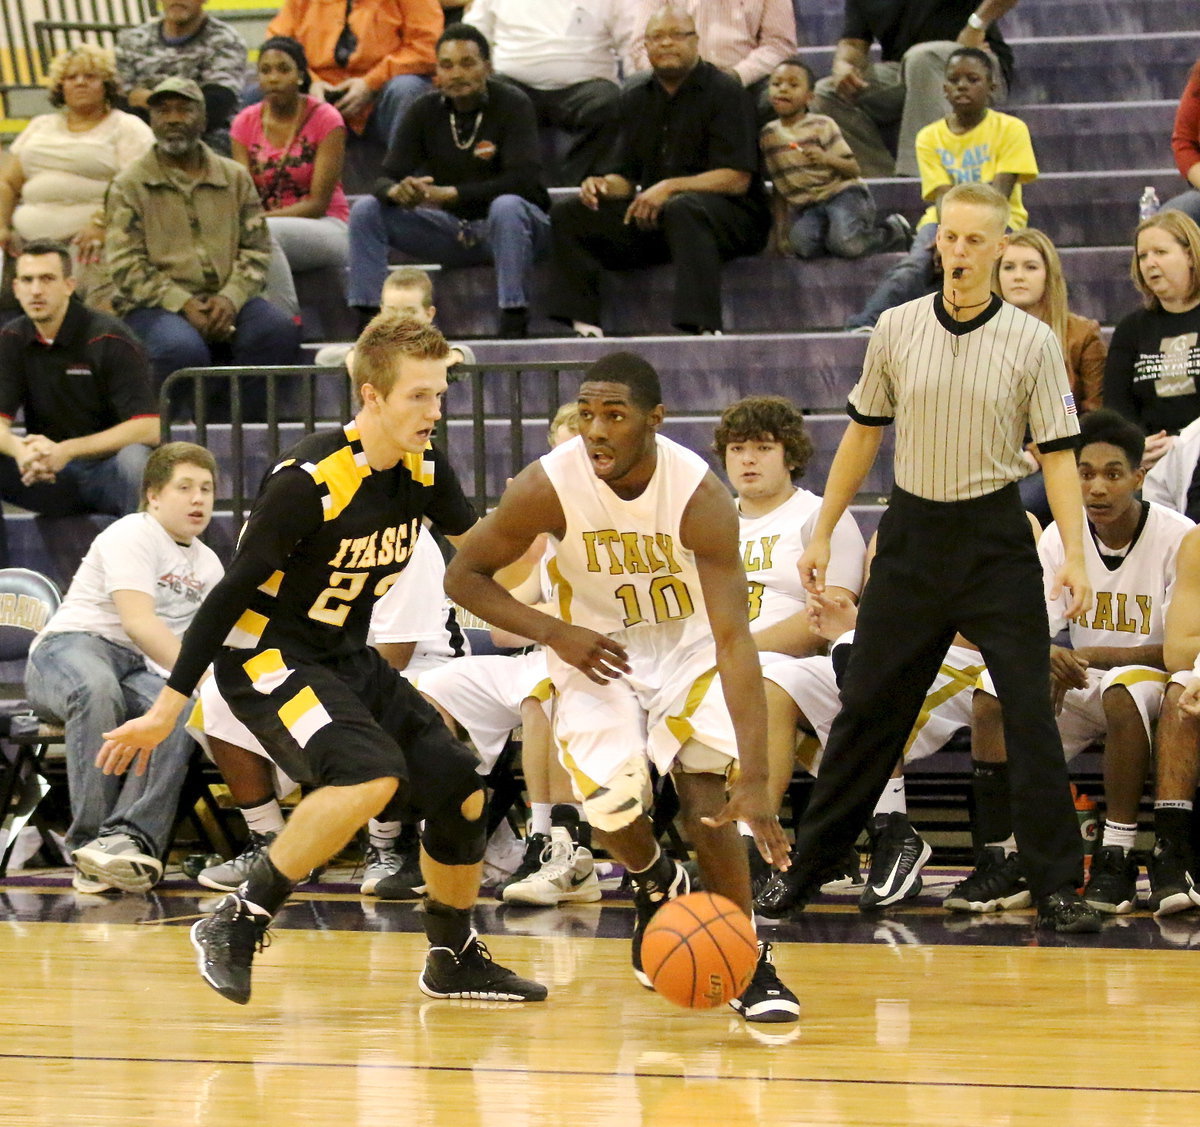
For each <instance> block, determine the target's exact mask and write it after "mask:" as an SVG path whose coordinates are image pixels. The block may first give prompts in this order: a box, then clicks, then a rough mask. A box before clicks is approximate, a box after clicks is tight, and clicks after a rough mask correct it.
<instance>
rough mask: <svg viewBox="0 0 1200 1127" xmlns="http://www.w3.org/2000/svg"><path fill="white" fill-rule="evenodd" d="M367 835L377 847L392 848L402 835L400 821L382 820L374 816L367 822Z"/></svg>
mask: <svg viewBox="0 0 1200 1127" xmlns="http://www.w3.org/2000/svg"><path fill="white" fill-rule="evenodd" d="M367 836H368V837H369V838H370V839H371V844H372V845H373V846H375V848H376V849H391V847H392V846H393V845H395V844H396V838H398V837H399V836H400V823H399V822H381V821H380V820H379V819H378V818H372V819H371V820H370V821H369V822H368V823H367Z"/></svg>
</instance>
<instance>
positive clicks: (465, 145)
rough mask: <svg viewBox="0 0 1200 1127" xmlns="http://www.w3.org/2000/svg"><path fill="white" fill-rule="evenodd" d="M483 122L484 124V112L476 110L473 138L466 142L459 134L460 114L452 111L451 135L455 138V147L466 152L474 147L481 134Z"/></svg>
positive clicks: (472, 131) (472, 128)
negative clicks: (480, 129)
mask: <svg viewBox="0 0 1200 1127" xmlns="http://www.w3.org/2000/svg"><path fill="white" fill-rule="evenodd" d="M482 122H483V110H476V111H475V124H474V125H473V126H472V127H471V136H470V137H468V138H467V139H466V140H465V141H464V140H463V139H462V138H461V137H460V136H459V133H458V114H457V113H456V112H455V111H454V110H451V111H450V133H451V135H452V136H453V138H454V147H455V148H456V149H462V150H466V149H469V148H470V147H471V146H472V145H474V144H475V138H476V136H477V135H478V133H479V126H480V125H481V124H482Z"/></svg>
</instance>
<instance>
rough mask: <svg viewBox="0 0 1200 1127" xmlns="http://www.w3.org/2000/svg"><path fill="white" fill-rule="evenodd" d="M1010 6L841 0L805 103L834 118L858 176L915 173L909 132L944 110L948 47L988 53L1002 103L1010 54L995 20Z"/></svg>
mask: <svg viewBox="0 0 1200 1127" xmlns="http://www.w3.org/2000/svg"><path fill="white" fill-rule="evenodd" d="M1016 4H1017V0H846V18H845V24H844V25H843V29H842V35H841V38H840V39H839V40H838V42H837V50H836V51H835V52H834V56H833V67H832V69H831V73H830V75H829V77H828V78H823V79H821V81H820V82H818V83H817V85H816V87H815V88H814V97H813V101H812V105H811V106H810V107H809V108H810V109H811V110H812V111H813V112H814V113H822V114H826V115H828V116H829V117H831V118H833V120H834V121H836V122H837V124H838V126H839V128H840V129H841V131H842V134H843V136H845V138H846V140H847V141H848V142H849V144H850V148H851V149H853V150H854V155H855V157H856V158H857V159H858V165H859V168H860V169H861V170H862V174H863V175H864V176H891V175H893V174H894V173H899V174H900V175H901V176H918V175H920V170H919V169H918V168H917V156H916V140H917V133H918V132H919V131H920V130H921V129H923V128H924V127H925V126H926V125H928V124H929V123H930V122H931V121H936V120H937V119H938V118H939V117H941V116H942V115H943V114H945V112H946V102H945V98H944V96H943V94H942V80H943V77H944V75H945V70H946V63H947V61H948V60H949V58H950V54H951V52H953V51H954V49H955V48H957V47H979V48H981V49H983V50H986V51H988V52H990V53H991V54H993V55H994V56H995V58H996V62H997V64H998V66H997V67H995V68H993V69H994V70H995V71H996V92H995V95H994V100H995V101H996V102H1002V101H1004V95H1005V92H1006V91H1007V89H1008V83H1009V82H1011V81H1012V65H1013V56H1012V50H1011V49H1010V48H1009V46H1008V44H1007V43H1005V42H1004V37H1003V36H1002V35H1001V34H1000V31H999V29H998V28H997V27H996V21H997V20H998V19H999V18H1000V17H1001V16H1002V15H1004V13H1005V12H1007V11H1009V10H1010V9H1011V8H1014V7H1016ZM876 41H878V43H879V48H880V56H881V57H880V60H879V61H878V62H873V61H871V60H870V58H869V57H868V52H869V51H870V49H871V44H872V43H873V42H876ZM897 130H898V136H897V135H896V133H897ZM891 141H894V142H895V143H894V147H893V146H892V145H891V144H890V142H891Z"/></svg>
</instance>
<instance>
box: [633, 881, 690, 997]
mask: <svg viewBox="0 0 1200 1127" xmlns="http://www.w3.org/2000/svg"><path fill="white" fill-rule="evenodd" d="M668 860H670V862H671V879H670V880H669V881H668V882H667V883H666V885H665V886H664V885H661V884H659V883H658V881H656V880H653V879H651V878H648V877H647V876H646V874H644V873H639V874H636V875H634V877H633V906H634V909H635V910H636V911H637V919H636V921H635V922H634V925H633V943H632V949H631V953H630V961H631V962H632V964H633V976H634V978H636V979H637V980H638V982H640V983H641V984H642V985H643V986H644V987H645V988H646V989H647V990H653V989H654V983H652V982H651V981H650V976H649V975H647V974H646V972H645V971H644V970H642V935H643V933H644V932H645V930H646V925H647V924H648V923H649V922H650V917H651V916H653V915H654V913H655V912H657V911H658V910H659V908H661V907H662V906H663V905H664V904H665V903H666V902H667V901H668V900H674V899H675V897H676V896H685V895H686V894H687V893H689V892H691V890H692V885H691V881H689V880H688V875H687V870H686V869H685V868H684V867H683V866H682V865H681V864H680V863H679V862H678V861H676V860H675V859H674V858H668Z"/></svg>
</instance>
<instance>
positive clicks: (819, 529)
mask: <svg viewBox="0 0 1200 1127" xmlns="http://www.w3.org/2000/svg"><path fill="white" fill-rule="evenodd" d="M860 417H863V416H860ZM891 421H892V420H891V419H869V420H867V421H865V422H859V421H858V419H856V418H853V417H851V419H850V422H849V423H848V424H847V425H846V433H845V434H843V435H842V441H841V442H840V443H838V448H837V453H836V454H835V455H834V456H833V465H832V466H830V468H829V478H828V480H827V481H826V482H825V493H824V496H823V498H822V500H821V511H820V513H819V514H818V515H817V523H816V527H815V528H814V529H813V534H812V537H811V538H810V539H809V542H808V545H807V546H806V547H805V549H804V554H803V555H802V556H801V557H800V560H799V562H798V564H797V565H796V566H797V567H798V568H799V569H800V581H801V582H802V583H803V584H804V588H805V590H807V591H811V592H812V593H813V594H814V595H816V594H820V593H821V592H822V591H824V590H825V569H826V568H827V567H828V566H829V555H830V547H829V545H830V540H831V538H832V536H833V530H834V528H835V526H836V525H837V522H838V521H839V520H841V517H842V514H843V513H844V512H845V511H846V509H847V508H848V507H849V505H850V502H851V501H853V500H854V498H855V497H857V496H858V491H859V490H860V489H861V488H862V483H863V482H864V481H865V480H866V477H867V474H868V473H870V472H871V467H872V466H873V465H874V464H875V457H876V455H877V454H878V453H879V444H880V443H881V442H882V441H883V424H886V423H890V422H891ZM1077 488H1078V487H1077Z"/></svg>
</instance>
